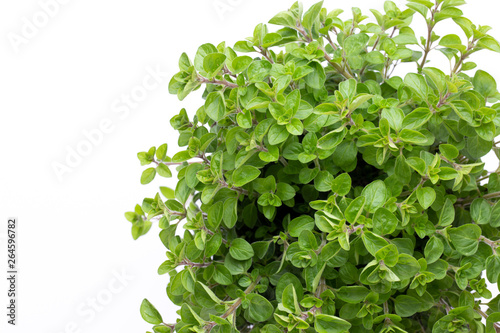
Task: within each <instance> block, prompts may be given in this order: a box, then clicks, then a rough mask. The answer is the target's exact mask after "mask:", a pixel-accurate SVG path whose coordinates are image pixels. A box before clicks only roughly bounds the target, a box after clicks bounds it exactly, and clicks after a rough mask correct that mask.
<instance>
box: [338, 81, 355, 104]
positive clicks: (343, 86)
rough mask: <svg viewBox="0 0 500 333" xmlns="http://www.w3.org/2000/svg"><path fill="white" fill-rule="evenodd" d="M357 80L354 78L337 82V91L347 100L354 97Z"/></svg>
mask: <svg viewBox="0 0 500 333" xmlns="http://www.w3.org/2000/svg"><path fill="white" fill-rule="evenodd" d="M356 88H357V82H356V80H355V79H349V80H345V81H342V82H340V83H339V91H340V93H341V94H342V97H344V99H346V100H348V101H349V102H350V101H352V100H353V99H354V96H355V95H356Z"/></svg>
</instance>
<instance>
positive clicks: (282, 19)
mask: <svg viewBox="0 0 500 333" xmlns="http://www.w3.org/2000/svg"><path fill="white" fill-rule="evenodd" d="M463 4H464V1H463V0H433V1H427V0H410V1H409V2H408V3H407V9H404V10H403V9H400V8H398V7H397V6H396V5H395V4H394V3H393V2H392V1H386V2H385V6H384V12H383V13H382V12H379V11H377V10H372V11H371V14H372V15H371V16H372V17H373V18H374V19H371V20H367V19H368V16H365V15H363V14H362V13H361V11H360V10H359V9H358V8H353V9H352V14H349V15H347V17H348V19H347V20H344V19H342V18H341V16H343V15H344V14H342V10H333V11H331V12H329V11H327V10H326V9H325V8H323V3H322V2H319V3H317V4H315V5H313V6H312V7H311V8H309V9H308V10H304V9H303V8H302V5H301V4H300V3H295V4H294V5H293V6H292V7H291V8H290V9H289V10H287V11H283V12H281V13H279V14H277V15H276V16H274V17H273V18H272V19H271V20H270V21H269V24H271V25H273V27H274V26H278V30H274V29H273V30H272V31H271V30H268V29H269V28H268V26H267V25H265V24H259V25H258V26H257V27H256V28H255V31H254V33H253V36H251V37H249V38H246V39H245V40H242V41H239V42H237V43H236V44H235V45H234V46H233V47H232V48H231V47H229V46H226V45H225V43H221V44H219V45H217V46H215V45H212V44H204V45H202V46H200V48H199V49H198V51H197V53H196V54H195V55H194V58H190V57H188V55H186V54H182V56H181V58H180V61H179V67H180V71H179V72H178V73H177V74H176V75H175V76H174V77H173V78H172V80H171V82H170V85H169V91H170V93H172V94H176V95H177V96H178V98H179V99H181V100H182V99H183V98H185V97H186V96H187V95H188V94H189V93H191V92H192V91H195V90H197V89H199V88H202V87H203V89H204V92H203V97H204V100H205V102H204V104H203V105H202V106H201V107H200V108H199V109H198V110H196V113H195V114H194V116H189V115H188V113H187V112H186V110H184V109H182V110H181V111H180V112H179V114H178V115H175V116H174V117H173V118H172V119H171V125H172V127H173V128H174V129H175V130H177V131H178V132H179V140H178V144H179V146H180V147H184V148H183V150H181V151H179V152H177V153H175V154H174V155H173V156H169V155H167V145H166V144H163V145H161V146H159V147H157V148H156V147H152V148H151V149H149V150H148V151H146V152H141V153H139V154H138V157H139V160H140V162H141V164H142V165H148V168H147V169H146V170H145V171H144V173H143V174H142V176H141V177H140V180H141V183H143V184H147V183H149V182H151V181H152V180H153V179H154V178H155V176H157V175H158V176H161V177H172V174H173V173H172V171H171V170H170V168H176V171H177V172H176V173H175V174H176V176H177V178H178V182H177V186H176V188H175V189H170V188H167V187H160V192H159V193H157V194H156V195H155V196H154V198H146V199H144V201H143V203H142V205H137V206H136V208H135V210H134V211H133V212H128V213H126V218H127V219H128V220H129V221H130V222H132V235H133V237H134V238H138V237H139V236H141V235H144V234H145V233H147V232H148V231H149V229H150V228H151V225H152V223H153V222H155V223H156V221H159V222H158V223H159V228H160V229H161V232H160V238H161V241H162V242H163V244H164V245H165V247H166V248H167V252H166V257H167V258H166V260H165V262H164V263H162V264H161V265H160V267H159V269H158V272H159V273H160V274H168V275H169V276H170V280H169V281H170V282H169V283H168V286H167V290H166V291H167V295H168V297H169V299H170V300H171V301H172V302H173V303H174V304H176V305H178V306H179V307H180V310H179V311H178V315H179V317H178V320H177V322H175V323H171V324H166V323H164V322H163V319H162V317H161V315H160V312H159V311H158V310H156V309H155V307H154V306H153V305H152V304H151V303H150V302H149V301H147V300H145V301H144V302H143V304H142V306H141V314H142V317H143V318H144V319H145V320H146V321H147V322H149V323H151V324H153V325H155V326H154V327H153V331H154V332H160V333H162V332H182V333H184V332H220V333H232V332H242V333H243V332H263V333H273V332H289V333H300V332H302V333H306V332H320V333H336V332H339V333H340V332H438V333H439V332H487V333H490V332H495V331H498V329H499V327H500V325H499V324H497V321H499V320H500V309H499V300H500V296H496V297H494V298H493V295H492V292H491V291H490V290H489V287H488V284H487V281H488V282H489V283H491V284H496V283H497V281H498V279H499V277H500V253H499V252H498V247H499V245H500V235H499V228H500V201H499V198H500V177H499V176H498V173H496V172H495V173H491V174H490V173H488V172H487V171H485V169H484V163H483V162H482V161H481V158H483V157H484V156H485V155H486V154H488V153H489V152H491V151H494V152H495V153H496V154H497V156H498V149H497V146H496V145H497V144H498V142H495V137H496V136H497V135H498V134H500V133H499V127H500V103H497V104H494V103H495V102H496V101H497V100H499V99H500V94H499V93H498V92H497V85H496V82H495V79H494V78H493V77H492V76H491V75H489V74H488V73H487V72H485V71H483V70H479V69H478V70H476V71H475V74H473V75H472V74H471V75H468V74H466V73H468V71H470V70H472V69H474V68H475V67H476V64H475V63H473V62H471V61H469V58H470V56H471V55H472V54H474V53H476V52H479V51H481V50H484V49H488V50H491V51H495V52H500V45H499V43H498V42H497V41H496V40H495V39H494V38H493V37H491V36H490V35H488V30H489V29H490V28H489V27H488V26H476V25H474V24H473V23H471V21H470V20H468V19H467V18H465V17H463V16H462V15H463V13H462V11H461V10H460V9H459V6H460V5H463ZM422 19H424V20H425V21H426V23H427V31H421V32H417V33H415V32H414V31H413V30H412V28H411V23H412V21H413V20H415V21H417V20H422ZM441 21H446V22H449V23H451V24H454V23H456V30H457V31H456V33H457V34H449V35H445V36H439V35H438V34H437V31H438V30H437V28H438V27H439V25H441ZM459 34H460V35H461V36H462V37H459ZM421 35H423V37H420V36H421ZM440 53H441V54H440ZM431 55H432V56H436V57H443V56H444V57H446V58H447V59H448V60H449V62H450V67H449V69H446V70H445V69H438V68H434V67H431V66H429V64H428V63H429V61H430V60H431ZM402 63H407V68H413V69H414V72H410V73H407V74H406V75H402V76H401V77H399V76H396V75H394V69H395V68H396V67H397V66H398V65H400V64H402ZM396 73H397V72H396ZM182 229H184V230H182ZM483 273H486V274H483ZM480 303H482V304H485V306H483V307H482V308H480V306H479V305H480Z"/></svg>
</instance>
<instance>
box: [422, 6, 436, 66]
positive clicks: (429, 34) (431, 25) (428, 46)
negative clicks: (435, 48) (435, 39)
mask: <svg viewBox="0 0 500 333" xmlns="http://www.w3.org/2000/svg"><path fill="white" fill-rule="evenodd" d="M438 7H439V4H438V3H437V4H436V7H435V8H434V9H431V17H430V19H429V21H428V22H427V42H426V43H425V49H424V57H423V58H422V62H421V63H420V65H419V66H418V72H419V73H421V72H422V69H423V68H424V66H425V62H426V60H427V56H428V55H429V52H430V51H431V46H432V41H431V38H432V30H433V29H434V26H435V22H434V15H436V13H437V11H438Z"/></svg>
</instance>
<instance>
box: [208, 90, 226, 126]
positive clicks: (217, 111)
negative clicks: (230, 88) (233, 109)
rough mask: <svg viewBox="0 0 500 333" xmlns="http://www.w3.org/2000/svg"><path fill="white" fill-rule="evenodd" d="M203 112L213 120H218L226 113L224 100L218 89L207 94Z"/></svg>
mask: <svg viewBox="0 0 500 333" xmlns="http://www.w3.org/2000/svg"><path fill="white" fill-rule="evenodd" d="M205 112H206V114H207V115H208V116H209V117H210V118H211V119H212V120H213V121H220V120H221V119H222V118H224V116H225V114H226V101H225V99H224V95H223V94H222V92H220V91H214V92H211V93H210V94H208V96H207V99H206V101H205Z"/></svg>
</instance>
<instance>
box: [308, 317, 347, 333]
mask: <svg viewBox="0 0 500 333" xmlns="http://www.w3.org/2000/svg"><path fill="white" fill-rule="evenodd" d="M314 328H315V329H316V332H318V333H345V332H349V329H350V328H351V324H350V323H349V322H348V321H345V320H344V319H341V318H338V317H335V316H331V315H328V314H318V315H316V317H315V319H314Z"/></svg>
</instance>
